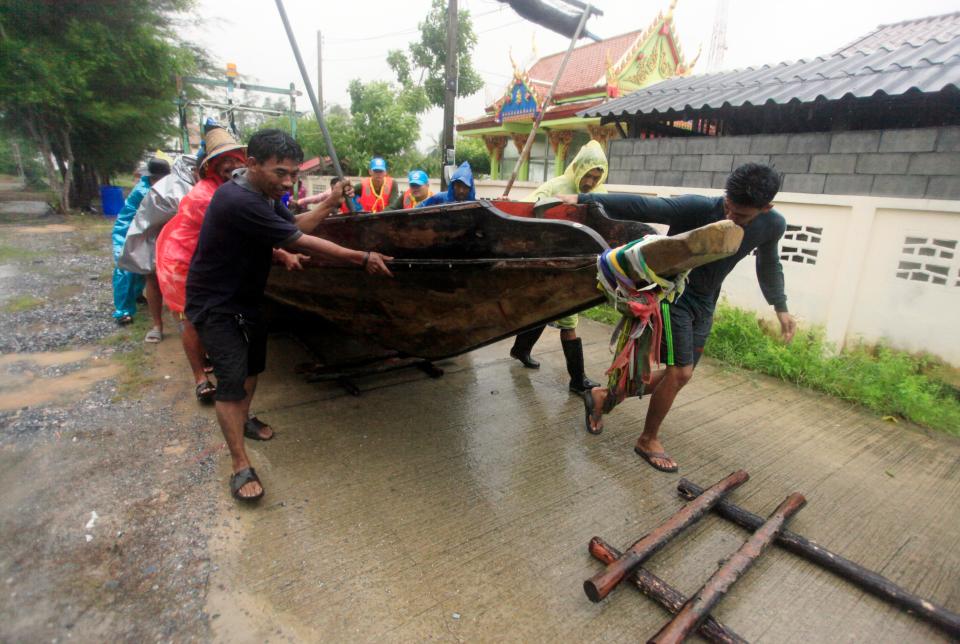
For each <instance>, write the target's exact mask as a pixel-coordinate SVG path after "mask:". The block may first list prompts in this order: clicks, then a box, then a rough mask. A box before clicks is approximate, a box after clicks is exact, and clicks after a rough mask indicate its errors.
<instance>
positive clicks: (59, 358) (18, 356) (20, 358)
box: [0, 267, 93, 367]
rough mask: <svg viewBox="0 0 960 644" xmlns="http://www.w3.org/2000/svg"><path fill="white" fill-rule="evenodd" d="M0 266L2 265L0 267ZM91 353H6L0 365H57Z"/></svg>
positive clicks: (80, 351) (88, 355)
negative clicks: (22, 363) (24, 363)
mask: <svg viewBox="0 0 960 644" xmlns="http://www.w3.org/2000/svg"><path fill="white" fill-rule="evenodd" d="M0 268H2V267H0ZM92 355H93V349H76V350H74V351H45V352H42V353H8V354H6V355H2V356H0V367H6V366H7V365H11V364H17V363H18V362H26V363H30V364H32V365H36V366H38V367H57V366H59V365H65V364H70V363H73V362H80V361H81V360H86V359H88V358H89V357H90V356H92Z"/></svg>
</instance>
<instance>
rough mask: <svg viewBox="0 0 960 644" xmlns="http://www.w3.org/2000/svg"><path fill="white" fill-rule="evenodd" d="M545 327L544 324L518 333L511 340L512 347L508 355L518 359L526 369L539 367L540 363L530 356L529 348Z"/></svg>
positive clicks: (531, 347)
mask: <svg viewBox="0 0 960 644" xmlns="http://www.w3.org/2000/svg"><path fill="white" fill-rule="evenodd" d="M545 328H546V327H545V326H538V327H537V328H535V329H530V330H528V331H524V332H522V333H518V334H517V338H516V340H514V341H513V348H512V349H510V357H511V358H516V359H517V360H519V361H520V362H521V363H522V364H523V366H524V367H526V368H527V369H539V368H540V363H539V362H537V361H536V360H534V359H533V358H531V357H530V350H531V349H533V345H535V344H536V343H537V340H539V339H540V334H542V333H543V330H544V329H545Z"/></svg>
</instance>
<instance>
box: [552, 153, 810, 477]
mask: <svg viewBox="0 0 960 644" xmlns="http://www.w3.org/2000/svg"><path fill="white" fill-rule="evenodd" d="M780 185H781V177H780V175H779V174H778V173H777V172H775V171H774V170H773V169H772V168H770V167H768V166H765V165H760V164H756V163H747V164H744V165H742V166H740V167H738V168H737V169H736V170H734V171H733V172H732V173H731V174H730V176H729V177H727V181H726V189H725V191H724V194H723V196H720V197H704V196H700V195H681V196H678V197H670V198H655V197H644V196H639V195H626V194H609V195H605V194H595V193H589V194H580V195H565V196H564V197H562V199H563V200H564V201H565V202H567V203H597V204H600V205H602V206H603V207H604V209H605V210H606V211H607V213H608V214H609V215H610V216H612V217H616V218H620V219H630V220H636V221H643V222H648V223H659V224H666V225H668V226H669V227H670V229H669V231H668V233H667V234H668V236H674V235H678V234H681V233H686V232H688V231H692V230H694V229H696V228H699V227H701V226H705V225H708V224H712V223H714V222H720V221H724V220H727V221H732V222H733V223H734V224H736V225H737V226H739V227H740V228H741V229H742V231H743V237H742V241H741V242H740V243H739V247H738V248H736V250H735V252H733V253H732V254H730V255H729V256H727V257H724V258H722V259H719V260H717V261H714V262H711V263H708V264H704V265H701V266H697V267H696V268H693V269H692V270H691V271H690V273H689V276H688V279H687V281H686V284H685V288H683V286H684V285H683V284H682V280H680V283H677V282H669V280H668V281H664V282H663V285H662V287H661V289H664V288H665V289H666V291H670V289H673V288H676V289H677V290H676V291H673V292H666V291H663V290H661V292H660V294H661V296H664V295H666V297H659V298H658V301H656V302H652V301H650V298H649V296H643V295H642V293H641V291H635V292H636V293H637V298H636V301H635V302H626V303H625V304H628V305H630V307H632V310H633V311H634V312H636V313H638V314H641V313H642V315H647V317H648V319H650V320H651V321H652V322H654V323H655V322H656V321H657V320H658V319H662V323H663V327H662V340H661V342H660V343H659V359H660V362H663V363H665V365H666V367H665V368H664V369H662V370H658V371H655V372H653V373H649V374H648V376H647V377H644V378H642V380H640V381H634V380H633V374H634V370H633V369H632V368H631V365H630V364H627V362H626V361H627V358H626V357H624V356H625V355H626V354H627V353H628V352H627V351H622V350H623V349H624V348H626V347H625V346H621V344H618V346H617V349H618V350H619V351H621V353H620V354H618V356H617V358H615V360H614V364H613V365H612V366H611V371H610V375H611V378H610V380H609V382H608V384H607V386H606V387H595V388H593V389H591V390H590V391H588V392H586V393H584V395H583V396H584V405H585V409H586V419H585V422H586V429H587V431H589V432H590V433H593V434H599V433H600V432H601V431H602V429H603V414H605V413H609V412H610V411H611V410H612V409H613V407H615V406H616V405H617V404H618V403H620V402H621V401H623V400H624V399H625V398H626V397H627V396H629V395H632V394H639V393H643V390H644V389H646V390H647V391H650V393H651V396H650V404H649V407H648V409H647V416H646V421H645V423H644V428H643V432H642V433H641V434H640V436H639V438H638V439H637V442H636V445H635V447H634V451H635V452H636V453H637V455H639V456H640V457H641V458H643V459H644V460H645V461H647V462H648V463H649V464H650V465H652V466H653V467H654V468H656V469H658V470H660V471H663V472H676V471H677V469H678V466H677V463H676V461H675V460H674V459H673V458H672V457H670V456H669V455H668V454H667V453H666V452H665V451H664V448H663V445H662V443H661V442H660V440H659V437H658V434H659V431H660V426H661V424H662V423H663V420H664V418H665V417H666V415H667V413H668V412H669V411H670V408H671V406H672V405H673V401H674V399H675V398H676V396H677V393H679V391H680V389H682V388H683V387H684V386H685V385H686V384H687V383H688V382H689V381H690V378H691V377H692V376H693V370H694V368H695V367H696V366H697V363H698V362H699V360H700V357H701V356H702V354H703V347H704V345H705V343H706V341H707V337H708V336H709V335H710V329H711V326H712V325H713V312H714V309H715V308H716V305H717V300H718V299H719V297H720V288H721V286H722V285H723V280H724V279H725V278H726V277H727V275H728V274H729V273H730V271H732V270H733V268H734V266H736V264H737V262H739V261H740V260H741V259H743V258H744V257H746V256H747V255H749V254H750V253H751V252H753V251H754V250H756V256H757V259H756V271H757V280H758V282H759V284H760V290H761V291H762V292H763V295H764V297H765V298H766V300H767V302H768V303H769V304H770V305H772V306H773V307H774V310H775V311H776V315H777V319H778V320H779V322H780V328H781V335H782V337H783V340H784V341H785V342H789V341H790V340H791V339H792V338H793V334H794V331H795V330H796V322H795V320H794V318H793V316H792V315H790V313H788V312H787V297H786V295H785V293H784V280H783V268H782V266H781V264H780V255H779V249H778V243H779V240H780V238H781V237H782V236H783V233H784V231H785V230H786V221H785V220H784V218H783V216H782V215H780V213H778V212H777V211H775V210H773V198H774V197H775V196H776V194H777V192H778V191H779V190H780ZM628 246H629V245H628ZM615 250H618V251H620V252H611V253H605V254H604V255H603V256H602V257H601V258H600V261H599V262H598V266H599V268H600V272H601V280H600V281H601V285H603V286H605V288H606V289H607V290H608V293H609V292H610V291H611V289H613V290H616V289H617V288H618V286H620V285H623V284H625V283H631V281H632V280H641V281H643V282H644V283H650V282H656V277H657V276H656V275H649V276H648V277H647V278H646V279H644V277H645V276H644V275H638V274H637V271H636V270H632V269H635V268H639V269H641V271H642V269H645V268H648V266H646V265H645V264H644V261H643V259H644V258H643V253H642V247H632V248H627V247H624V248H622V249H615ZM648 263H649V262H648ZM680 291H682V293H681V292H680ZM671 299H672V301H670V300H671ZM651 304H654V305H658V306H659V311H657V310H650V305H651ZM618 308H619V307H618ZM626 321H627V320H625V322H626ZM654 326H656V325H655V324H654ZM627 335H629V333H627ZM627 335H624V336H622V339H623V340H624V341H627V340H626V339H627ZM633 348H634V349H635V348H636V347H633ZM651 350H652V351H653V352H654V353H656V352H657V351H656V350H657V347H656V346H653V347H651ZM634 357H635V358H636V357H638V356H636V352H634ZM618 358H619V359H620V362H619V363H618ZM641 366H642V365H641ZM628 374H630V375H628ZM641 382H642V384H641ZM631 388H633V389H634V390H633V391H631V390H630V389H631Z"/></svg>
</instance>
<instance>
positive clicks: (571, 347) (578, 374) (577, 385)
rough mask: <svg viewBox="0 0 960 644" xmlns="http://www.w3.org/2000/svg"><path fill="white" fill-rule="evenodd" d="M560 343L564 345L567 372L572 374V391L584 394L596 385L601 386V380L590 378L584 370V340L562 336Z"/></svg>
mask: <svg viewBox="0 0 960 644" xmlns="http://www.w3.org/2000/svg"><path fill="white" fill-rule="evenodd" d="M560 344H561V345H563V357H564V358H566V360H567V373H569V374H570V391H572V392H573V393H575V394H582V393H583V392H585V391H590V390H591V389H593V388H594V387H599V386H600V383H599V382H594V381H592V380H590V379H589V378H587V375H586V374H585V373H584V372H583V342H582V341H581V340H580V338H577V339H575V340H564V339H562V338H561V339H560Z"/></svg>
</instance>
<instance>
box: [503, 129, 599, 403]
mask: <svg viewBox="0 0 960 644" xmlns="http://www.w3.org/2000/svg"><path fill="white" fill-rule="evenodd" d="M606 178H607V155H606V154H604V152H603V147H602V146H601V145H600V144H599V143H598V142H597V141H590V142H589V143H587V144H586V145H584V146H583V147H582V148H580V151H579V152H577V156H575V157H574V158H573V161H571V162H570V165H568V166H567V169H566V170H565V171H564V173H563V174H562V175H560V176H559V177H554V178H553V179H550V180H549V181H547V182H546V183H544V184H543V185H542V186H540V187H539V188H537V189H536V190H534V191H533V192H531V193H530V194H529V195H527V196H526V197H525V198H524V199H523V201H539V200H540V199H544V198H546V197H554V196H556V195H570V194H577V193H582V192H601V193H605V192H606V191H607V188H606V187H605V186H604V185H603V182H604V181H605V180H606ZM578 323H579V317H578V316H577V314H576V313H574V314H573V315H568V316H566V317H564V318H560V319H559V320H557V321H556V322H553V323H551V326H556V327H557V328H559V329H560V344H561V346H562V347H563V357H564V358H565V359H566V362H567V372H568V373H569V374H570V391H572V392H573V393H577V394H580V393H583V392H584V391H589V390H590V389H592V388H593V387H599V386H600V385H599V384H598V383H596V382H594V381H593V380H590V379H589V378H587V375H586V373H584V370H583V343H582V342H581V341H580V338H578V337H577V324H578ZM544 328H545V327H543V326H540V327H537V328H535V329H530V330H529V331H524V332H523V333H519V334H517V338H516V340H515V341H514V343H513V348H512V349H510V355H511V356H512V357H514V358H516V359H517V360H519V361H520V362H521V363H523V366H524V367H527V368H528V369H539V368H540V363H539V362H537V361H536V360H534V359H533V358H532V357H530V351H531V349H533V345H534V344H536V342H537V340H538V339H539V338H540V334H541V333H543V329H544Z"/></svg>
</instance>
